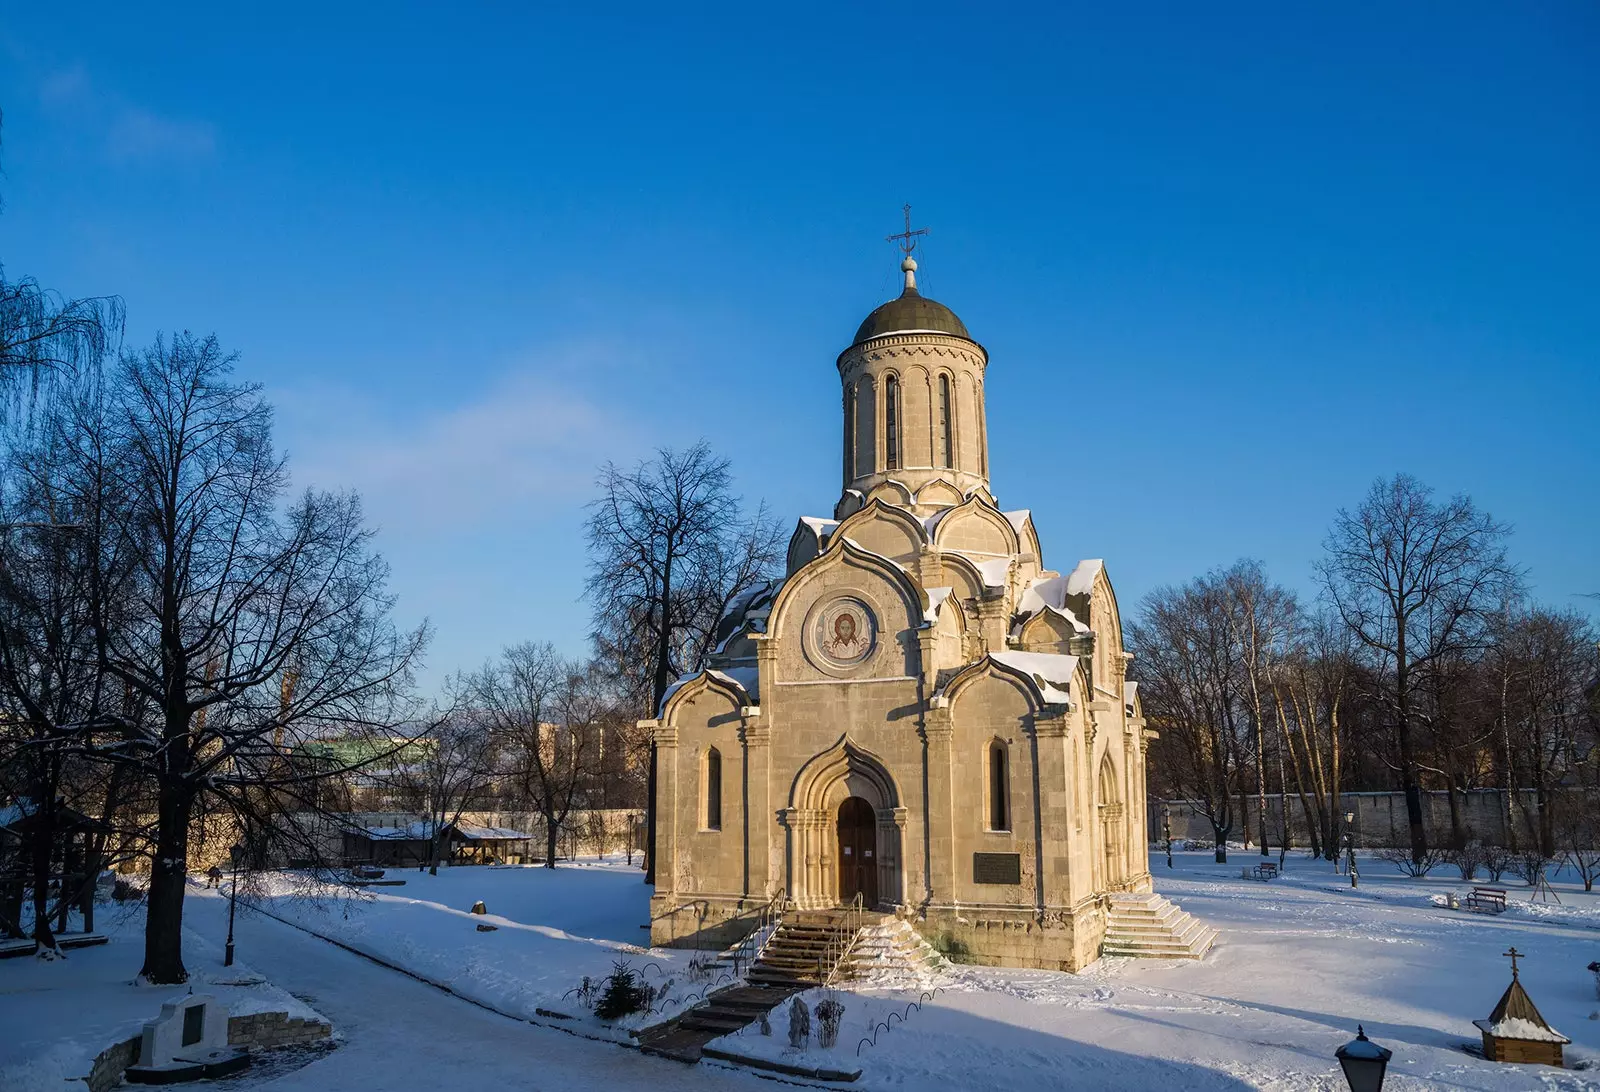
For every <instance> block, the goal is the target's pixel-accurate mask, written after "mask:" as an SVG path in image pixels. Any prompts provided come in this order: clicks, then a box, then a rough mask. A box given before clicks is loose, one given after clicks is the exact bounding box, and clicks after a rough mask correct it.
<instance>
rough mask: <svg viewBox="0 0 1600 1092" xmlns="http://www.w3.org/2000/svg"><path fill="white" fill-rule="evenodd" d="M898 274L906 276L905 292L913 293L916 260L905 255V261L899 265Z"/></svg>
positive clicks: (915, 282) (915, 278)
mask: <svg viewBox="0 0 1600 1092" xmlns="http://www.w3.org/2000/svg"><path fill="white" fill-rule="evenodd" d="M900 272H902V273H904V274H905V275H906V287H905V291H907V292H915V291H916V290H917V260H916V259H915V258H913V257H912V256H911V255H909V254H907V255H906V258H905V261H903V262H901V263H900Z"/></svg>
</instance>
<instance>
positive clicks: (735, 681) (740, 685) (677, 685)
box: [656, 667, 761, 717]
mask: <svg viewBox="0 0 1600 1092" xmlns="http://www.w3.org/2000/svg"><path fill="white" fill-rule="evenodd" d="M701 675H710V676H711V677H712V678H714V679H721V680H722V681H723V682H725V683H727V684H729V685H730V686H732V687H734V688H735V689H736V690H738V691H739V692H740V693H741V694H743V695H744V696H745V697H747V698H749V699H750V704H751V705H755V704H756V703H757V702H759V701H760V694H759V693H758V692H757V686H758V684H759V682H760V677H761V676H760V672H759V671H757V670H756V669H755V668H753V667H708V668H706V669H705V670H704V671H695V672H692V673H691V674H688V675H685V676H683V678H681V679H678V680H677V681H676V682H674V683H673V684H672V685H671V686H669V687H667V691H666V693H664V694H662V695H661V707H660V708H659V709H657V710H656V716H658V717H659V716H660V715H661V714H662V712H663V711H665V709H666V708H667V702H669V701H671V700H672V695H674V694H676V693H677V692H678V691H679V690H682V689H683V688H684V687H685V686H687V685H689V684H690V683H692V682H694V680H696V679H698V678H699V677H700V676H701Z"/></svg>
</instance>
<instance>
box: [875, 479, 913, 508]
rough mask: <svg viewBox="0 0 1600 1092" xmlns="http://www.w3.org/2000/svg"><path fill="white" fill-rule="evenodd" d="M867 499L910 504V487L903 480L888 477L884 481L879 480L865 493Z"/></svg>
mask: <svg viewBox="0 0 1600 1092" xmlns="http://www.w3.org/2000/svg"><path fill="white" fill-rule="evenodd" d="M867 501H868V503H871V502H872V501H880V502H881V501H887V502H888V503H890V504H910V503H911V487H910V486H908V485H906V484H905V483H904V482H901V481H896V480H895V479H893V478H890V479H889V480H888V481H886V482H879V483H878V484H877V485H875V486H873V487H872V489H871V490H869V491H868V493H867Z"/></svg>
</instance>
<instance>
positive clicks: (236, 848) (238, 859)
mask: <svg viewBox="0 0 1600 1092" xmlns="http://www.w3.org/2000/svg"><path fill="white" fill-rule="evenodd" d="M228 861H229V862H230V863H231V864H232V865H233V893H232V894H231V895H229V896H228V944H227V947H226V948H224V949H223V953H222V965H223V966H224V967H231V966H233V912H234V909H235V908H236V907H237V906H238V905H239V865H241V864H242V863H244V846H242V845H240V844H239V843H237V842H235V843H234V844H233V845H231V846H229V847H228Z"/></svg>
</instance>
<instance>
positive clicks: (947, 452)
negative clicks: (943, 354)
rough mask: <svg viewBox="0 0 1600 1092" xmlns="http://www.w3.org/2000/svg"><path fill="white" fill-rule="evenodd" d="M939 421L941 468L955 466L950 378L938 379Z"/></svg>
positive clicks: (954, 438) (942, 377)
mask: <svg viewBox="0 0 1600 1092" xmlns="http://www.w3.org/2000/svg"><path fill="white" fill-rule="evenodd" d="M939 421H940V424H941V425H942V426H943V428H944V462H943V463H941V464H940V465H941V466H955V465H956V451H955V447H956V436H955V430H954V429H952V428H951V427H950V377H949V376H948V375H941V376H940V377H939Z"/></svg>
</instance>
